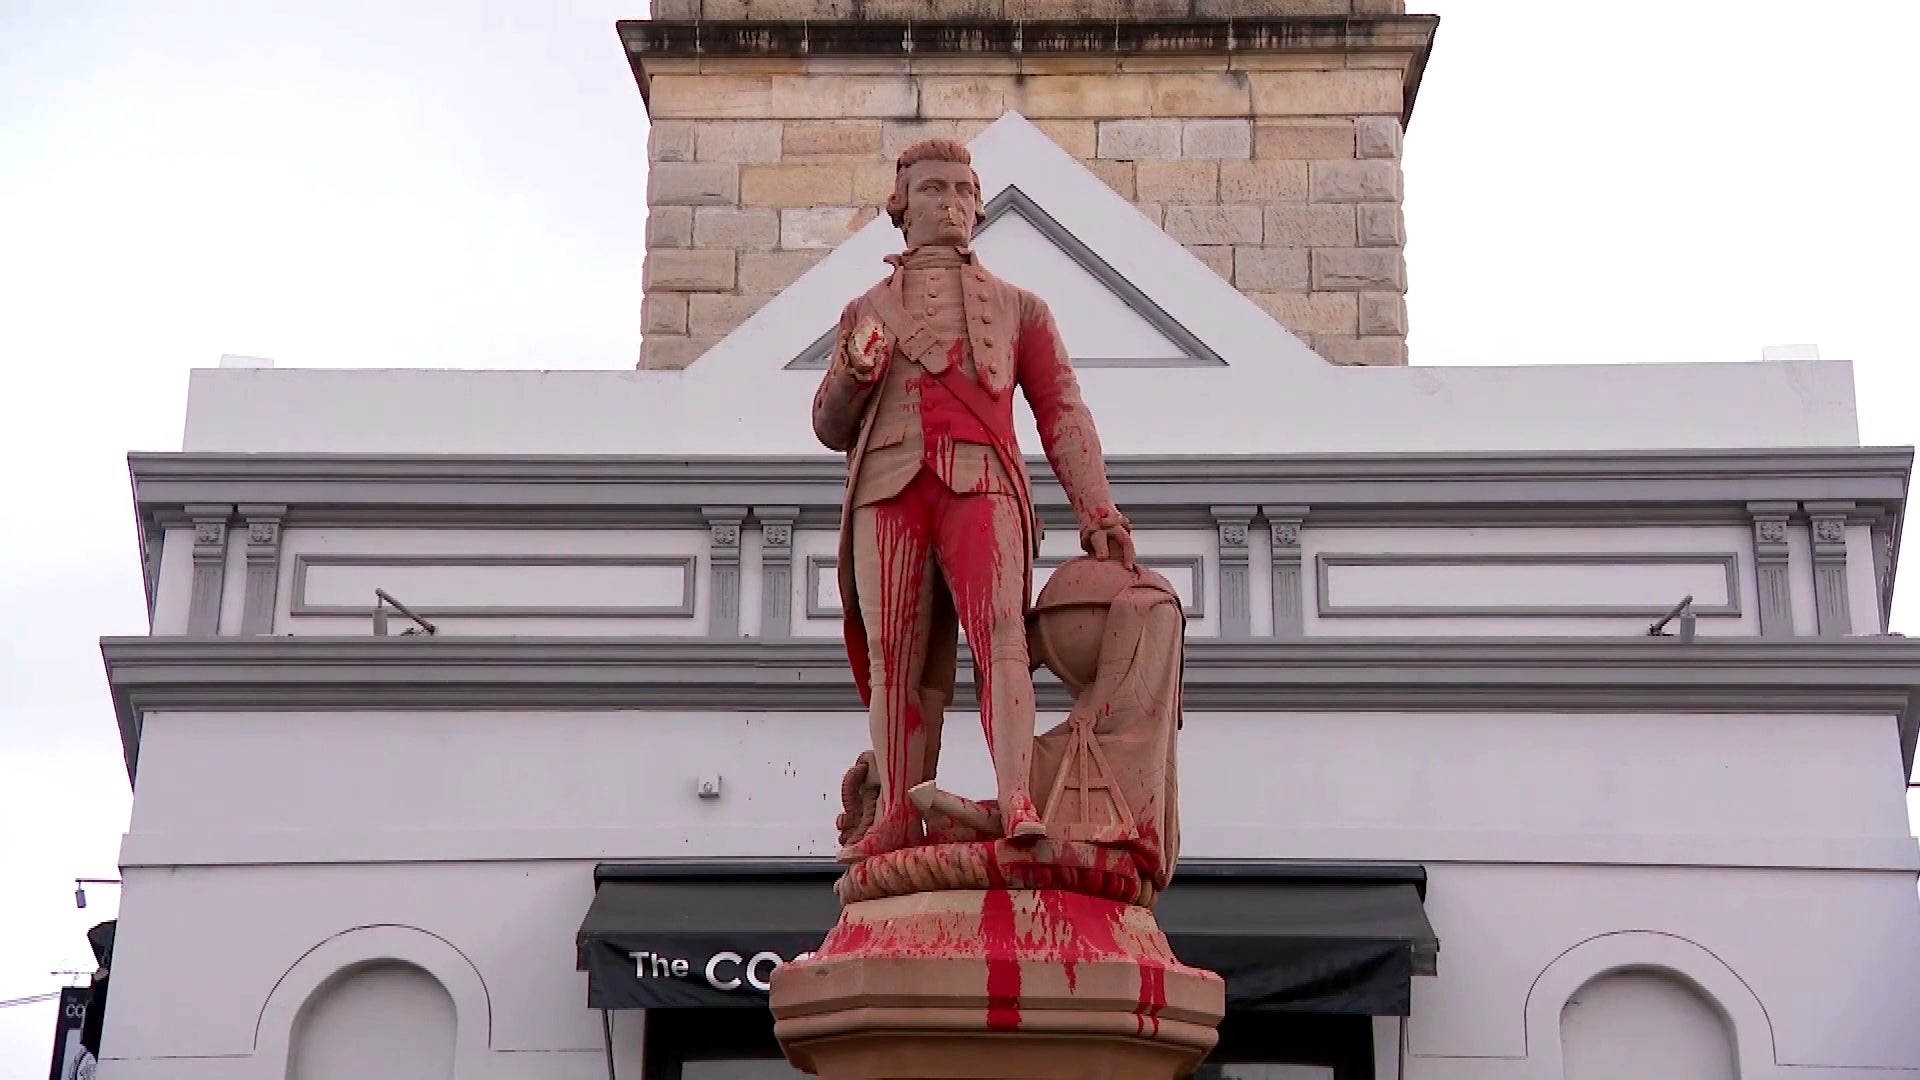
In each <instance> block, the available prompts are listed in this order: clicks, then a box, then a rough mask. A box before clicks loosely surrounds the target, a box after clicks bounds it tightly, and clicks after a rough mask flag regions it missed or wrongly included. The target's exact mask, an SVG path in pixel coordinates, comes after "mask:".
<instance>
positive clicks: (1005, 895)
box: [980, 860, 1020, 1031]
mask: <svg viewBox="0 0 1920 1080" xmlns="http://www.w3.org/2000/svg"><path fill="white" fill-rule="evenodd" d="M987 865H988V866H989V868H990V869H989V870H988V873H987V876H988V881H989V882H990V885H989V887H988V889H987V893H986V896H984V897H983V898H982V899H981V902H980V943H981V946H982V951H983V952H984V953H985V954H986V961H987V1030H988V1031H1013V1030H1015V1029H1017V1028H1018V1027H1019V1026H1020V941H1019V929H1018V927H1017V926H1015V924H1014V915H1013V894H1012V893H1010V892H1008V891H1007V888H1006V885H1005V884H1004V883H1003V882H1001V881H1000V880H998V879H999V877H1000V873H999V870H998V867H997V864H995V863H993V862H992V861H991V860H990V861H989V862H988V864H987Z"/></svg>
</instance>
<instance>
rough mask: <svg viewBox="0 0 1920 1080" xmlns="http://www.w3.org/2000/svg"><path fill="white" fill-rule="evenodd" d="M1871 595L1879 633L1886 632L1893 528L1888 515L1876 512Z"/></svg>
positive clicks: (1890, 605) (1890, 603)
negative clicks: (1874, 604) (1874, 602)
mask: <svg viewBox="0 0 1920 1080" xmlns="http://www.w3.org/2000/svg"><path fill="white" fill-rule="evenodd" d="M1871 535H1872V537H1873V595H1874V599H1875V600H1876V601H1877V603H1876V608H1877V611H1876V614H1877V615H1878V616H1879V618H1880V622H1879V624H1878V626H1879V630H1880V632H1881V633H1883V634H1884V633H1886V632H1887V629H1888V627H1889V626H1890V625H1891V624H1892V619H1893V529H1892V527H1891V526H1890V525H1889V524H1888V516H1887V515H1886V514H1884V513H1881V514H1876V515H1875V517H1874V520H1873V530H1872V533H1871Z"/></svg>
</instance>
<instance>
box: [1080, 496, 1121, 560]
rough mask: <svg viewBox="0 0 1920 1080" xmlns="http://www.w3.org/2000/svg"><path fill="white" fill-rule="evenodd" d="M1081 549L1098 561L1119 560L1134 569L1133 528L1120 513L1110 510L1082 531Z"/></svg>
mask: <svg viewBox="0 0 1920 1080" xmlns="http://www.w3.org/2000/svg"><path fill="white" fill-rule="evenodd" d="M1080 548H1081V550H1083V551H1085V552H1086V553H1087V554H1089V555H1091V556H1093V557H1094V558H1096V559H1102V560H1105V559H1118V560H1119V561H1120V565H1121V566H1124V567H1126V568H1127V569H1129V570H1131V569H1133V526H1132V525H1131V524H1130V523H1128V521H1127V519H1126V518H1124V517H1122V516H1120V514H1119V512H1117V511H1112V510H1109V511H1107V512H1106V513H1105V514H1103V515H1102V516H1101V517H1100V518H1099V519H1098V520H1096V521H1095V522H1094V523H1093V524H1092V525H1089V526H1087V527H1086V528H1084V529H1082V530H1080Z"/></svg>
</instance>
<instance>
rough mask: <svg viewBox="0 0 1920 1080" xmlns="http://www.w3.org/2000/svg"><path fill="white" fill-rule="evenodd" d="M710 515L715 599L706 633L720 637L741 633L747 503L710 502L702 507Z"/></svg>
mask: <svg viewBox="0 0 1920 1080" xmlns="http://www.w3.org/2000/svg"><path fill="white" fill-rule="evenodd" d="M700 512H701V514H702V515H704V516H705V517H706V519H707V535H708V543H707V564H708V566H709V567H710V569H711V572H710V574H709V575H708V580H709V581H710V582H711V583H712V584H711V588H712V602H711V604H710V605H709V606H708V610H707V635H708V636H709V637H717V638H737V637H739V636H740V523H741V522H743V521H745V520H746V518H747V508H746V507H744V506H708V507H702V508H701V511H700Z"/></svg>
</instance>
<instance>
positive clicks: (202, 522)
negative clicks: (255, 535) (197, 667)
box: [186, 505, 233, 637]
mask: <svg viewBox="0 0 1920 1080" xmlns="http://www.w3.org/2000/svg"><path fill="white" fill-rule="evenodd" d="M186 509H187V516H188V517H189V518H190V519H192V521H193V588H192V590H191V591H190V592H189V593H188V595H187V633H188V634H191V635H193V636H195V637H212V636H214V635H215V634H218V633H219V632H220V603H221V600H222V599H223V598H224V597H225V596H226V584H227V522H228V521H230V520H232V518H233V507H232V506H230V505H229V506H212V505H202V506H189V507H187V508H186Z"/></svg>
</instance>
